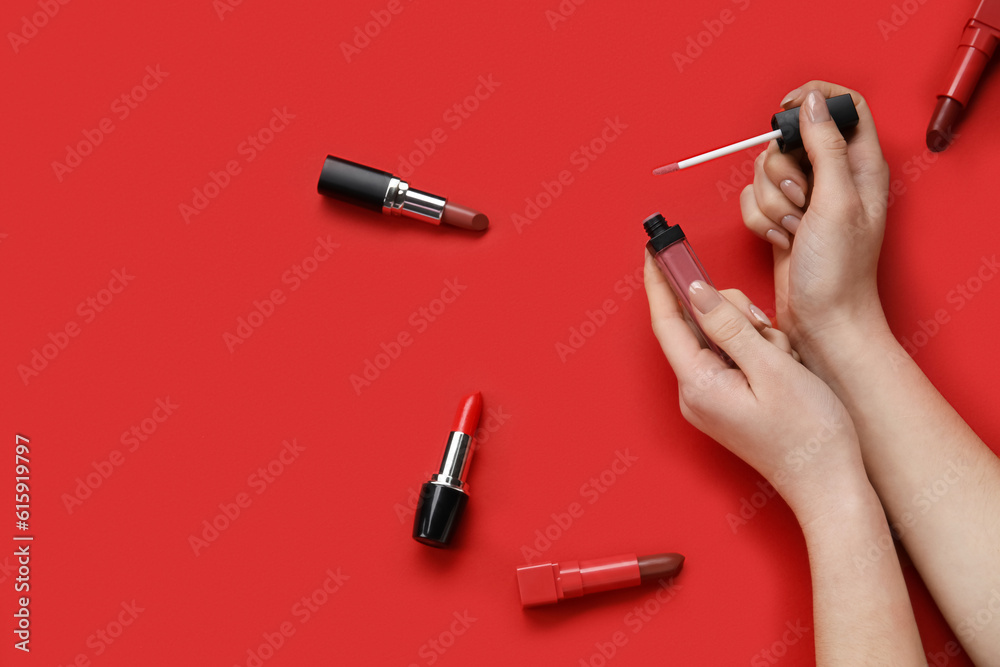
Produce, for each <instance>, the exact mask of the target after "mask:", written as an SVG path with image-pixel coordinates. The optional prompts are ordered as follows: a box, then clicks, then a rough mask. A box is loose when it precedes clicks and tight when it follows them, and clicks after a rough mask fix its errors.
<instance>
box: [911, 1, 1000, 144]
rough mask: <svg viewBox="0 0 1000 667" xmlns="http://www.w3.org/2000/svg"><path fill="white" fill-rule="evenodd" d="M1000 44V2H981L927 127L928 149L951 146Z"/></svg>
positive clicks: (962, 41) (970, 20)
mask: <svg viewBox="0 0 1000 667" xmlns="http://www.w3.org/2000/svg"><path fill="white" fill-rule="evenodd" d="M998 43H1000V0H982V2H981V3H980V4H979V8H978V9H977V10H976V13H975V15H974V16H973V17H972V18H971V19H969V22H968V23H967V24H966V25H965V30H964V31H963V32H962V40H961V41H960V42H959V44H958V51H957V52H956V53H955V58H954V60H953V61H952V64H951V69H950V70H949V71H948V77H947V78H946V79H945V81H946V88H945V91H944V92H943V93H941V94H939V95H938V102H937V106H936V107H935V108H934V115H933V116H931V122H930V124H929V125H928V126H927V147H928V148H930V149H931V150H932V151H935V152H940V151H943V150H944V149H946V148H947V147H948V146H949V145H951V142H952V139H954V136H955V130H954V125H955V123H957V122H958V119H959V117H960V116H961V115H962V112H963V111H964V110H965V108H966V107H967V106H968V104H969V100H970V99H971V98H972V92H973V91H974V90H975V88H976V84H977V83H978V82H979V77H980V76H982V74H983V70H984V69H986V64H987V63H988V62H989V61H990V58H992V57H993V53H994V51H996V48H997V44H998Z"/></svg>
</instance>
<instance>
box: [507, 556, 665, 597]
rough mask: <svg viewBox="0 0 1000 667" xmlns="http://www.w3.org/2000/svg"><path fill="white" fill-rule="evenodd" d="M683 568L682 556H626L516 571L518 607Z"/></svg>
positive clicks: (658, 576)
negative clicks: (518, 593)
mask: <svg viewBox="0 0 1000 667" xmlns="http://www.w3.org/2000/svg"><path fill="white" fill-rule="evenodd" d="M682 567H684V556H682V555H680V554H673V553H670V554H655V555H653V556H636V555H635V554H625V555H622V556H609V557H607V558H594V559H593V560H581V561H575V560H571V561H566V562H565V563H544V564H542V565H527V566H525V567H519V568H517V585H518V588H519V589H520V591H521V605H523V606H525V607H537V606H538V605H543V604H552V603H553V602H558V601H559V600H562V599H563V598H576V597H580V596H582V595H588V594H590V593H599V592H601V591H612V590H615V589H617V588H628V587H630V586H638V585H639V584H643V583H647V582H650V581H656V580H657V579H661V578H663V577H673V576H674V575H676V574H677V573H678V572H680V571H681V568H682Z"/></svg>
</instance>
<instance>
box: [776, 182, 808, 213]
mask: <svg viewBox="0 0 1000 667" xmlns="http://www.w3.org/2000/svg"><path fill="white" fill-rule="evenodd" d="M778 187H779V188H781V191H782V192H784V193H785V196H786V197H788V201H790V202H792V203H793V204H795V205H796V206H798V207H800V208H801V206H802V205H803V204H805V203H806V193H805V192H803V191H802V186H800V185H799V184H798V183H796V182H795V181H793V180H792V179H790V178H786V179H785V180H783V181H782V182H781V183H779V184H778Z"/></svg>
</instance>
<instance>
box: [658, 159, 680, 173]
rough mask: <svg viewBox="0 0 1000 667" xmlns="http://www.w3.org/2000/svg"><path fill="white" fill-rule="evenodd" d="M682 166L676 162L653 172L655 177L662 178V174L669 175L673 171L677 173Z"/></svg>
mask: <svg viewBox="0 0 1000 667" xmlns="http://www.w3.org/2000/svg"><path fill="white" fill-rule="evenodd" d="M678 169H680V166H678V164H677V163H676V162H671V163H670V164H665V165H663V166H662V167H657V168H656V169H654V170H653V176H660V175H661V174H669V173H670V172H672V171H677V170H678Z"/></svg>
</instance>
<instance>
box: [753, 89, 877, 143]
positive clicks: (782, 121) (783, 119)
mask: <svg viewBox="0 0 1000 667" xmlns="http://www.w3.org/2000/svg"><path fill="white" fill-rule="evenodd" d="M826 107H827V108H828V109H829V110H830V117H831V118H832V119H833V120H834V122H836V123H837V128H838V129H839V130H840V133H841V134H844V132H845V131H846V130H849V129H850V128H852V127H854V126H855V125H857V124H858V110H857V109H855V108H854V100H852V99H851V95H850V93H844V94H843V95H837V96H836V97H831V98H829V99H827V101H826ZM801 108H802V107H793V108H791V109H786V110H785V111H782V112H780V113H776V114H774V115H773V116H771V129H772V130H781V138H780V139H776V141H777V142H778V149H779V150H780V151H781V152H782V153H787V152H788V151H791V150H795V149H796V148H802V135H801V134H800V133H799V110H800V109H801Z"/></svg>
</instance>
